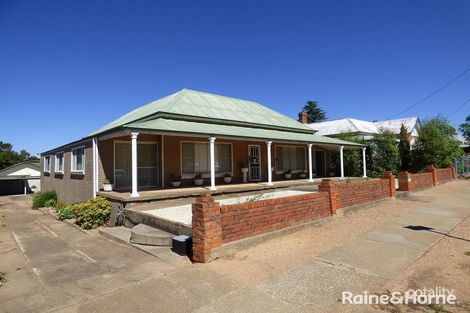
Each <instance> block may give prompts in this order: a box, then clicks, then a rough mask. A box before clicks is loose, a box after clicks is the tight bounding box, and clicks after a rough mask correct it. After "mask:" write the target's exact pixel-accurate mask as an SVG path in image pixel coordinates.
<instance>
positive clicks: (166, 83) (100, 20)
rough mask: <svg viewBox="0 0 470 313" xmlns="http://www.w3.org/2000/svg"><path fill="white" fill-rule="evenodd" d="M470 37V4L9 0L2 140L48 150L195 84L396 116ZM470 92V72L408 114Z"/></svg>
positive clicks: (1, 12)
mask: <svg viewBox="0 0 470 313" xmlns="http://www.w3.org/2000/svg"><path fill="white" fill-rule="evenodd" d="M469 38H470V1H466V0H462V1H458V0H453V1H444V0H442V1H430V0H423V1H418V0H407V1H399V0H397V1H395V0H394V1H385V0H370V1H362V0H355V1H345V0H344V1H334V0H333V1H331V0H330V1H273V0H271V1H241V0H239V1H202V0H201V1H194V0H192V1H183V0H180V1H145V0H138V1H122V0H113V1H111V0H109V1H100V0H93V1H88V0H81V1H63V0H44V1H41V0H34V1H21V0H0V141H6V142H10V143H12V144H13V146H14V149H15V150H20V149H27V150H28V151H30V152H31V153H32V154H36V153H40V152H42V151H46V150H48V149H50V148H54V147H56V146H59V145H62V144H65V143H67V142H70V141H73V140H77V139H79V138H82V137H84V136H86V135H87V134H89V133H91V132H92V131H94V130H95V129H97V128H99V127H101V126H103V125H105V124H107V123H109V122H111V121H113V120H114V119H116V118H118V117H119V116H121V115H123V114H125V113H127V112H129V111H130V110H132V109H134V108H137V107H139V106H141V105H144V104H146V103H148V102H151V101H153V100H156V99H158V98H161V97H163V96H166V95H168V94H170V93H173V92H176V91H178V90H181V89H183V88H188V89H194V90H199V91H206V92H212V93H217V94H221V95H226V96H232V97H237V98H242V99H248V100H254V101H257V102H260V103H262V104H264V105H266V106H268V107H269V108H271V109H274V110H276V111H279V112H281V113H283V114H285V115H288V116H290V117H292V118H296V119H297V114H298V112H299V111H300V110H301V108H302V106H303V105H304V104H305V102H306V101H307V100H316V101H318V102H319V105H320V107H322V108H323V109H324V110H325V111H326V112H327V116H328V118H330V119H335V118H343V117H353V118H359V119H364V120H383V119H388V118H390V117H392V116H394V115H396V114H397V113H399V112H401V111H403V110H404V109H406V108H407V107H409V106H410V105H412V104H413V103H415V102H417V101H418V100H420V99H422V98H423V97H426V96H427V95H429V94H431V93H432V92H433V91H435V90H436V89H438V88H439V87H441V86H443V85H445V84H446V83H447V82H449V81H450V80H452V79H453V78H454V77H456V76H457V75H459V74H461V73H462V72H464V71H465V70H466V69H467V68H468V67H470V40H469ZM469 97H470V72H468V73H466V74H465V75H463V76H462V77H461V78H459V79H458V80H457V81H455V82H454V83H453V84H451V85H450V86H449V87H447V88H445V89H443V90H442V91H440V92H439V93H438V94H436V95H434V96H433V97H431V98H430V99H428V100H426V101H425V102H423V103H421V104H419V105H417V106H415V107H413V108H412V109H411V110H409V111H408V112H405V113H403V114H401V115H400V116H399V117H408V116H419V117H420V118H421V120H425V119H426V118H431V117H433V116H435V115H437V114H443V115H449V114H450V113H452V112H453V111H455V109H457V108H458V107H459V106H460V105H461V104H462V103H464V102H465V101H466V100H467V99H468V98H469ZM468 114H470V104H468V105H466V106H465V107H463V108H462V109H461V110H460V111H459V112H457V113H455V114H454V115H452V116H451V117H450V118H449V120H450V121H451V122H452V124H453V125H454V126H458V125H459V124H460V123H462V122H463V121H464V119H465V117H466V116H467V115H468Z"/></svg>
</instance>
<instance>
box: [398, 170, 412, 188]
mask: <svg viewBox="0 0 470 313" xmlns="http://www.w3.org/2000/svg"><path fill="white" fill-rule="evenodd" d="M398 190H400V191H408V192H413V184H412V182H411V175H410V173H408V172H407V171H404V172H398Z"/></svg>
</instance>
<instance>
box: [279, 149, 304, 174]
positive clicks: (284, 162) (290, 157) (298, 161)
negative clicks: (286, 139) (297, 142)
mask: <svg viewBox="0 0 470 313" xmlns="http://www.w3.org/2000/svg"><path fill="white" fill-rule="evenodd" d="M287 170H291V171H297V172H299V171H303V170H305V148H304V147H288V146H277V147H276V171H278V172H285V171H287Z"/></svg>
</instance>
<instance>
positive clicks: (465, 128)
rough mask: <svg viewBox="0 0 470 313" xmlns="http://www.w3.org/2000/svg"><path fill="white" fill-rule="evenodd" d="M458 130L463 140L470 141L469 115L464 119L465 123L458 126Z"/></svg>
mask: <svg viewBox="0 0 470 313" xmlns="http://www.w3.org/2000/svg"><path fill="white" fill-rule="evenodd" d="M459 130H460V131H461V132H462V134H463V136H464V137H465V139H467V140H470V115H468V116H467V118H466V119H465V123H462V124H460V126H459Z"/></svg>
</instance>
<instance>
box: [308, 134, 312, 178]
mask: <svg viewBox="0 0 470 313" xmlns="http://www.w3.org/2000/svg"><path fill="white" fill-rule="evenodd" d="M307 147H308V181H309V182H313V158H312V150H313V144H312V143H309V144H308V145H307Z"/></svg>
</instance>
